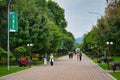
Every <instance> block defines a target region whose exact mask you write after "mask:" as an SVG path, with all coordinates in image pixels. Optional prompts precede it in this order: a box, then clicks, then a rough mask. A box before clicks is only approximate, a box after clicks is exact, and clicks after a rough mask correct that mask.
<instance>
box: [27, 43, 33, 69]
mask: <svg viewBox="0 0 120 80" xmlns="http://www.w3.org/2000/svg"><path fill="white" fill-rule="evenodd" d="M32 46H33V44H27V47H29V50H30V52H29V60H30V61H29V67H31V60H32V55H31V48H32Z"/></svg>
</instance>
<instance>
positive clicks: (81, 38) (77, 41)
mask: <svg viewBox="0 0 120 80" xmlns="http://www.w3.org/2000/svg"><path fill="white" fill-rule="evenodd" d="M75 40H76V41H75V42H76V43H81V42H82V41H83V37H79V38H76V39H75Z"/></svg>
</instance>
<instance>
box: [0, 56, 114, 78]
mask: <svg viewBox="0 0 120 80" xmlns="http://www.w3.org/2000/svg"><path fill="white" fill-rule="evenodd" d="M0 80H115V79H114V78H113V77H111V76H110V75H109V74H108V73H107V72H106V71H104V70H102V69H101V68H100V67H98V66H97V65H96V64H95V63H93V62H92V61H91V60H90V59H88V58H87V57H86V56H85V55H83V57H82V61H77V60H76V57H74V58H73V59H71V60H69V59H68V56H65V57H62V58H60V59H58V60H57V61H55V63H54V66H50V64H48V65H47V66H32V67H31V68H30V69H27V70H24V71H20V72H17V73H13V74H10V75H7V76H3V77H0Z"/></svg>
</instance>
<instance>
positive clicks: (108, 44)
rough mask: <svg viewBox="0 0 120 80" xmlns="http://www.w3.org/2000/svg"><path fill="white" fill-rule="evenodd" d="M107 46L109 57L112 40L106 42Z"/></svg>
mask: <svg viewBox="0 0 120 80" xmlns="http://www.w3.org/2000/svg"><path fill="white" fill-rule="evenodd" d="M106 44H107V46H108V57H110V46H111V45H113V42H106Z"/></svg>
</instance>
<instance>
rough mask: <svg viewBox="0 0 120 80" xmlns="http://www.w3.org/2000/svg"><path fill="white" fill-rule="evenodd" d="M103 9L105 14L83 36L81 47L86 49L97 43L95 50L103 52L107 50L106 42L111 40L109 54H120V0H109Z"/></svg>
mask: <svg viewBox="0 0 120 80" xmlns="http://www.w3.org/2000/svg"><path fill="white" fill-rule="evenodd" d="M105 10H106V11H105V15H104V16H102V17H101V18H100V19H99V20H98V21H97V25H96V26H94V27H93V28H92V30H91V31H90V32H89V33H88V34H86V35H85V36H84V42H83V48H84V49H85V51H88V49H90V47H94V46H95V45H97V46H96V47H97V52H98V53H103V52H104V51H106V50H107V45H106V42H107V41H109V42H111V41H112V42H113V45H111V46H110V52H111V55H119V56H120V45H119V44H120V38H119V37H120V27H119V26H120V14H119V13H120V1H117V2H114V1H113V2H111V3H110V4H109V5H108V6H107V7H106V9H105Z"/></svg>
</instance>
